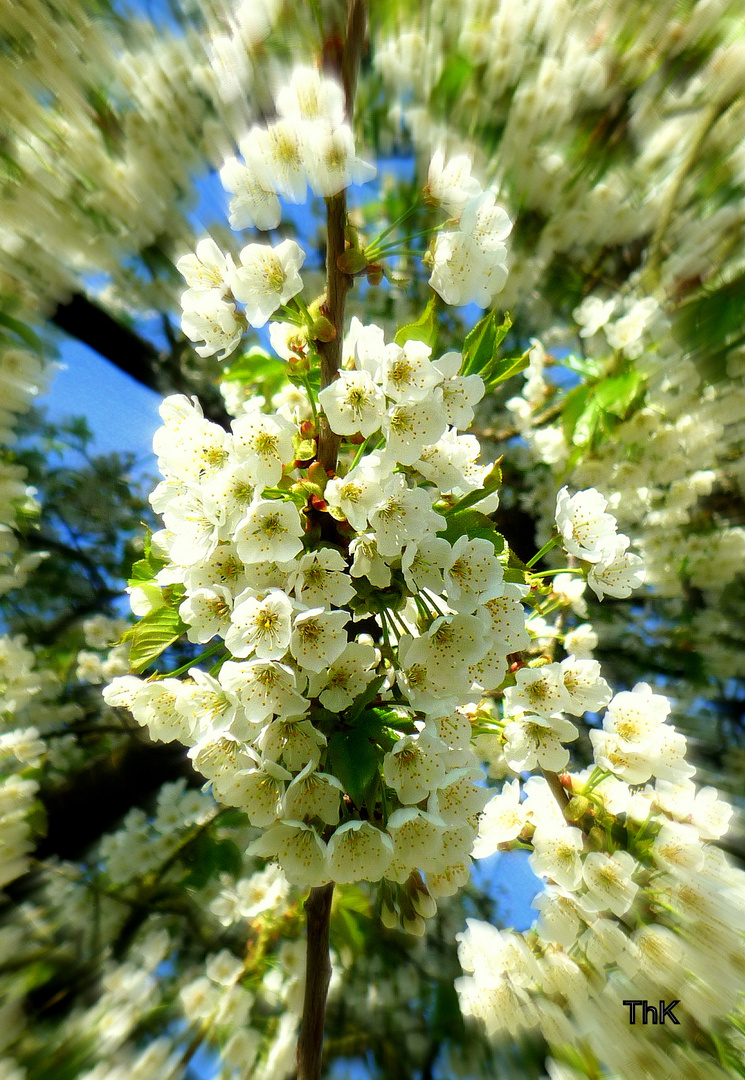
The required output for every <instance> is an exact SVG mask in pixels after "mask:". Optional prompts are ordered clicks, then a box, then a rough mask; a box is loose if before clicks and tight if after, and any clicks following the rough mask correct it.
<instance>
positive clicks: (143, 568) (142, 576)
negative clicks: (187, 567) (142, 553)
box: [127, 554, 166, 586]
mask: <svg viewBox="0 0 745 1080" xmlns="http://www.w3.org/2000/svg"><path fill="white" fill-rule="evenodd" d="M165 565H166V560H165V559H160V558H158V557H157V556H156V555H152V554H149V555H148V556H147V558H145V559H138V560H137V562H136V563H134V564H133V566H132V569H131V570H130V572H129V573H130V577H129V578H128V579H127V584H128V585H133V586H136V585H141V584H142V583H143V582H147V581H154V580H155V575H156V574H157V573H158V571H159V570H161V569H162V568H163V567H164V566H165Z"/></svg>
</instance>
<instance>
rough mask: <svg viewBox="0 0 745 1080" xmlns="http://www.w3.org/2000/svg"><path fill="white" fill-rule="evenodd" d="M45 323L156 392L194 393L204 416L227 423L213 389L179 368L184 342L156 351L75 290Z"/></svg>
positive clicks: (218, 422)
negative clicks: (168, 350)
mask: <svg viewBox="0 0 745 1080" xmlns="http://www.w3.org/2000/svg"><path fill="white" fill-rule="evenodd" d="M50 321H51V322H52V323H53V324H54V325H55V326H56V327H58V328H59V329H60V330H64V332H65V333H66V334H69V335H70V336H71V337H74V338H77V340H78V341H82V342H83V344H84V345H87V346H88V347H89V348H91V349H93V350H94V352H97V353H98V354H99V356H102V357H103V358H104V359H105V360H108V361H109V363H111V364H113V365H114V367H117V368H119V370H120V371H123V372H125V374H127V375H129V376H130V378H132V379H135V381H136V382H138V383H140V384H141V385H142V386H146V387H147V388H148V389H149V390H153V391H154V392H155V393H157V394H160V395H161V396H165V395H167V394H174V393H176V394H186V395H188V396H191V395H192V394H197V396H198V397H199V400H200V402H201V405H202V408H203V410H204V415H205V416H206V417H207V418H208V419H210V420H212V421H214V422H215V423H216V424H220V425H221V426H222V427H225V428H227V427H229V426H230V417H229V415H228V414H227V412H226V410H225V406H224V404H223V402H222V399H221V397H220V394H219V393H218V391H217V389H216V387H214V386H213V385H212V383H211V382H209V381H208V380H207V379H204V380H202V379H194V378H191V377H190V376H189V375H188V373H186V372H185V371H184V368H183V364H182V363H181V361H182V359H183V357H184V356H185V355H186V351H187V349H188V348H190V346H188V344H187V343H186V342H185V341H176V342H175V344H174V346H173V348H172V349H171V351H170V352H160V351H159V350H158V349H156V347H155V346H154V345H153V344H152V342H150V341H147V340H146V339H145V338H143V337H141V336H140V335H139V334H138V333H136V332H135V331H134V330H132V329H131V328H130V327H129V326H126V325H125V324H124V323H121V322H119V321H118V320H117V319H115V318H114V317H113V316H112V315H110V314H109V313H108V312H107V311H105V310H104V309H103V308H102V307H99V305H98V304H96V303H95V301H93V300H89V299H88V297H86V296H84V295H83V294H82V293H75V294H74V295H73V296H72V298H71V299H70V300H68V301H67V303H64V304H58V305H57V307H56V309H55V311H54V313H53V315H52V316H51V319H50Z"/></svg>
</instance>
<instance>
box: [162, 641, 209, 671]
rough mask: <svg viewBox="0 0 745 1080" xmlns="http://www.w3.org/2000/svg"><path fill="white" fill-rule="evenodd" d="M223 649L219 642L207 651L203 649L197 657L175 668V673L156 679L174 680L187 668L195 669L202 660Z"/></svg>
mask: <svg viewBox="0 0 745 1080" xmlns="http://www.w3.org/2000/svg"><path fill="white" fill-rule="evenodd" d="M224 648H225V642H224V641H222V640H220V641H218V642H217V643H216V644H215V645H210V647H209V649H205V650H204V652H203V653H200V654H199V656H195V657H194V659H193V660H187V661H186V663H185V664H182V665H181V667H178V668H176V670H175V671H167V672H166V673H165V675H159V676H158V677H159V678H161V679H175V677H176V676H177V675H183V673H184V672H185V671H188V670H189V668H193V667H196V665H197V664H199V663H201V662H202V660H206V659H207V658H208V657H210V656H214V655H215V653H218V652H219V651H220V649H224Z"/></svg>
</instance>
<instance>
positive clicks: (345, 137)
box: [176, 67, 375, 360]
mask: <svg viewBox="0 0 745 1080" xmlns="http://www.w3.org/2000/svg"><path fill="white" fill-rule="evenodd" d="M275 105H276V109H277V113H278V117H279V118H278V120H277V121H276V122H275V123H274V124H270V125H269V126H268V127H266V128H264V127H260V126H254V127H252V128H251V129H250V131H249V132H248V134H247V135H246V136H245V137H244V138H242V139H240V140H239V147H240V151H241V154H242V156H243V161H242V162H241V161H239V160H238V158H236V157H230V158H228V160H227V161H226V162H225V164H224V166H223V168H222V169H221V170H220V178H221V180H222V183H223V186H224V187H225V189H226V190H227V191H229V192H232V194H233V198H232V199H231V200H230V225H231V226H232V228H233V229H236V230H238V231H242V230H244V229H247V228H249V227H251V226H255V227H256V228H257V229H262V230H269V229H276V227H277V226H278V225H279V223H280V220H281V214H282V211H281V206H280V201H279V200H280V197H281V198H283V199H285V200H286V201H288V202H291V203H303V202H305V199H306V195H307V189H308V185H310V188H311V190H312V191H313V193H314V194H315V195H322V196H324V197H325V198H329V197H331V196H333V195H336V194H338V193H339V192H340V191H342V190H343V189H344V188H346V187H349V185H350V184H363V183H365V182H366V181H368V180H370V179H372V178H373V177H374V176H375V169H374V167H373V166H372V165H368V164H367V163H366V162H364V161H362V160H361V159H359V158H358V157H357V156H356V154H355V147H354V137H353V135H352V130H351V128H350V127H349V124H348V123H346V122H345V100H344V91H343V89H342V87H341V86H340V84H339V83H338V82H336V81H335V80H334V79H331V78H328V77H327V76H324V75H321V74H320V73H319V72H318V71H317V70H316V69H315V68H310V67H297V68H295V70H294V72H293V74H292V76H291V78H290V81H289V84H288V85H287V86H284V87H282V88H281V89H280V90H279V91H278V93H277V95H276V101H275ZM304 259H305V253H304V252H303V251H302V249H301V248H300V247H299V245H298V244H296V243H295V241H294V240H284V241H282V243H280V244H278V245H276V246H275V247H272V246H271V245H270V244H255V243H253V244H247V245H246V246H245V247H244V248H243V249H242V251H241V252H240V262H239V265H238V266H237V267H236V266H235V264H234V261H233V258H232V256H231V255H229V254H228V255H226V254H223V253H222V252H221V251H220V250H219V248H218V247H217V245H216V244H215V242H214V241H213V240H211V239H204V240H201V241H200V242H199V243H198V244H197V246H196V253H195V254H190V255H184V256H183V257H182V258H180V259H179V260H178V262H177V264H176V266H177V268H178V270H179V271H180V272H181V274H182V275H183V276H184V278H185V279H186V282H187V284H188V285H189V289H188V290H187V291H186V292H185V293H184V294H183V295H182V297H181V307H182V309H183V317H182V321H181V327H182V329H183V331H184V333H185V334H186V336H187V337H188V338H189V339H190V340H191V341H200V340H204V345H199V346H197V350H196V351H197V353H198V354H199V355H200V356H205V357H206V356H212V355H213V354H214V353H218V359H219V360H224V359H225V358H226V357H227V356H229V355H230V353H232V352H233V350H234V349H235V348H236V347H237V345H238V343H239V341H240V339H241V337H242V335H243V332H244V330H245V327H246V323H248V325H249V326H253V327H261V326H264V324H265V323H266V322H267V320H268V319H269V317H270V316H271V315H272V314H273V312H275V311H276V310H277V308H278V307H280V306H281V305H283V304H286V303H287V302H288V301H289V300H291V299H292V297H293V296H295V295H296V294H297V293H299V292H300V291H301V289H302V287H303V286H302V281H301V279H300V275H299V273H298V271H299V270H300V267H301V266H302V264H303V261H304ZM233 301H237V302H239V303H241V304H243V305H244V313H243V314H244V317H245V321H244V317H242V316H241V314H240V313H237V312H236V307H235V303H234V302H233Z"/></svg>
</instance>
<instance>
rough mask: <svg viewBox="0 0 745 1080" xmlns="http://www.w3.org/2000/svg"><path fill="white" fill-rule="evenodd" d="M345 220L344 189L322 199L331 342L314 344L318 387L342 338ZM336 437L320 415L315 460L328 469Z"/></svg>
mask: <svg viewBox="0 0 745 1080" xmlns="http://www.w3.org/2000/svg"><path fill="white" fill-rule="evenodd" d="M346 222H347V198H346V193H345V192H344V191H341V192H339V194H338V195H334V196H333V198H331V199H327V200H326V234H327V240H326V317H327V318H328V319H329V321H330V322H331V323H332V324H333V327H334V330H335V331H336V336H335V337H334V339H333V341H322V342H319V344H318V352H319V353H320V356H321V389H323V388H324V387H326V386H329V385H330V384H331V383H332V382H333V381H334V379H335V378H336V373H337V371H338V370H339V368H340V367H341V347H342V341H343V340H344V306H345V302H346V298H347V292H348V291H349V286H350V285H351V283H352V279H351V278H350V277H349V275H348V274H345V273H344V272H343V271H342V270H340V269H339V267H338V265H337V260H338V258H339V256H340V255H343V254H344V242H345V240H344V230H345V226H346ZM338 453H339V436H338V435H336V434H335V433H334V432H333V431H332V430H331V428H330V427H329V423H328V420H327V419H326V417H325V416H323V415H322V416H321V418H320V423H319V433H318V460H319V461H320V463H321V464H322V465H323V467H324V469H326V470H327V471H328V472H330V471H332V470H334V469H336V459H337V455H338Z"/></svg>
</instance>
